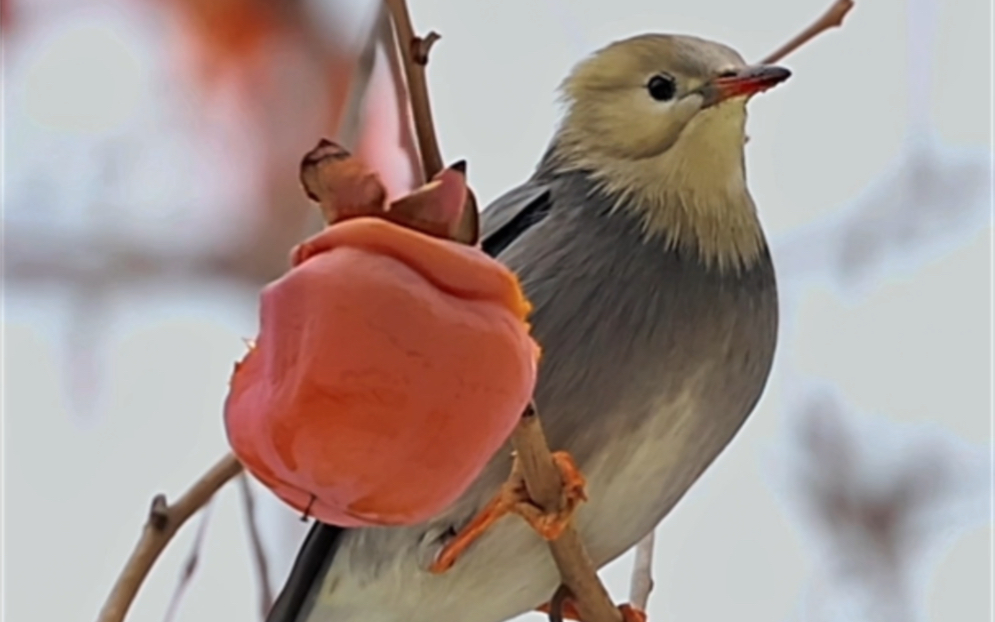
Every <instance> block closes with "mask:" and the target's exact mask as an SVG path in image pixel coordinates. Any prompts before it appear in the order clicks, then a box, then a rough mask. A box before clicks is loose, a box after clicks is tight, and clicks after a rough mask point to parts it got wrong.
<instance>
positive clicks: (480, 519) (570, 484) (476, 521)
mask: <svg viewBox="0 0 995 622" xmlns="http://www.w3.org/2000/svg"><path fill="white" fill-rule="evenodd" d="M553 462H554V463H555V464H556V467H557V468H558V469H559V471H560V477H561V478H562V480H563V500H562V502H561V503H560V508H559V510H557V511H555V512H547V511H546V510H544V509H543V508H541V507H539V505H538V504H537V503H536V502H535V501H533V500H532V499H531V497H529V492H528V489H527V488H526V486H525V478H524V476H523V475H522V472H521V468H520V467H519V464H518V458H517V457H516V458H515V462H514V464H513V466H512V469H511V476H509V478H508V481H506V482H505V483H504V484H502V485H501V490H500V491H499V492H498V494H497V495H496V496H495V497H494V498H493V499H492V500H491V501H490V503H488V504H487V506H486V507H484V509H483V510H482V511H481V512H480V513H478V514H477V515H476V516H475V517H474V518H473V520H472V521H470V523H469V524H468V525H467V526H466V527H464V528H463V529H461V530H460V532H459V533H457V534H456V536H455V537H454V538H453V539H452V540H451V541H450V542H449V543H447V544H446V545H445V546H444V547H443V548H442V550H441V551H440V552H439V554H438V555H437V556H436V558H435V561H434V562H432V565H431V566H429V571H430V572H433V573H436V574H439V573H443V572H445V571H447V570H449V569H450V568H452V566H453V564H455V563H456V560H457V559H458V558H459V556H460V555H462V554H463V552H464V551H466V549H467V548H469V547H470V545H471V544H473V543H474V542H475V541H476V540H477V539H478V538H479V537H480V536H482V535H483V534H484V532H485V531H487V529H488V528H490V526H491V525H493V524H494V523H496V522H497V521H498V520H499V519H501V518H502V517H504V515H506V514H509V513H514V514H518V515H519V516H521V517H522V518H524V519H525V521H526V522H528V524H529V525H531V526H532V528H533V529H535V531H536V533H538V534H539V535H540V536H542V537H543V538H544V539H546V540H555V539H557V538H559V537H560V534H562V533H563V530H564V529H566V527H567V525H569V524H570V519H571V517H572V516H573V513H574V511H575V510H576V509H577V506H578V505H580V503H581V502H582V501H586V500H587V493H586V481H585V479H584V476H583V475H582V474H581V472H580V470H579V469H578V468H577V465H576V463H574V460H573V458H572V457H571V456H570V454H568V453H567V452H565V451H557V452H553ZM633 622H638V621H633Z"/></svg>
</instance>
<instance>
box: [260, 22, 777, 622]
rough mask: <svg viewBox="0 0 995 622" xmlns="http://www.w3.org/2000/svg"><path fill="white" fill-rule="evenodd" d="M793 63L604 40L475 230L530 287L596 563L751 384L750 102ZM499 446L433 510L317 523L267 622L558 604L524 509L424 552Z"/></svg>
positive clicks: (760, 387) (468, 503) (577, 520)
mask: <svg viewBox="0 0 995 622" xmlns="http://www.w3.org/2000/svg"><path fill="white" fill-rule="evenodd" d="M790 75H791V73H790V71H789V70H787V69H785V68H783V67H780V66H776V65H762V64H761V65H751V64H748V63H747V62H746V61H744V59H743V57H742V56H741V55H740V54H739V53H738V52H736V51H735V50H733V49H732V48H730V47H728V46H726V45H723V44H720V43H716V42H713V41H709V40H706V39H702V38H698V37H694V36H688V35H677V34H658V33H651V34H641V35H637V36H633V37H630V38H627V39H623V40H620V41H616V42H613V43H610V44H608V45H607V46H605V47H603V48H601V49H600V50H598V51H596V52H595V53H593V54H591V55H590V56H588V57H587V58H585V59H583V60H581V61H580V62H579V63H578V64H577V65H576V66H575V67H574V68H573V70H572V71H571V72H570V74H569V75H568V77H567V78H566V79H565V80H564V81H563V83H562V84H561V85H560V93H561V96H562V102H563V105H564V113H563V115H562V118H561V121H560V123H559V125H558V127H557V128H556V130H555V131H554V134H553V138H552V139H551V141H550V142H549V145H548V147H547V149H546V151H545V152H544V154H543V155H542V157H541V159H540V162H539V164H538V165H537V167H536V168H535V170H534V173H533V174H532V176H531V177H530V178H529V179H528V180H527V181H526V182H525V183H523V184H522V185H520V186H518V187H516V188H514V189H512V190H510V191H508V192H506V193H505V194H503V195H501V196H500V197H498V198H497V199H496V200H494V201H493V203H492V204H491V205H489V206H488V207H487V208H486V209H484V210H483V211H482V215H481V242H480V245H481V248H482V249H483V251H484V252H486V253H488V254H489V255H491V256H493V257H495V258H496V259H497V260H498V261H500V262H502V263H503V264H504V265H506V266H507V267H508V268H510V269H511V270H512V271H513V272H514V273H515V274H516V275H517V277H518V279H519V281H520V283H521V286H522V288H523V291H524V292H525V294H526V296H527V297H528V299H529V301H530V302H531V304H532V306H533V310H532V314H531V316H530V318H529V322H530V324H531V327H532V334H533V336H534V338H535V339H536V341H537V342H538V343H539V344H540V345H541V347H542V358H541V359H540V361H539V370H538V381H537V385H536V391H535V395H534V403H535V405H536V407H537V409H538V414H539V417H540V420H541V422H542V425H543V428H544V431H545V434H546V437H547V440H548V443H549V445H550V447H551V449H553V450H557V451H560V450H562V451H565V452H567V453H568V454H569V456H570V457H572V458H573V460H574V463H575V464H576V465H577V468H579V470H580V472H581V473H582V474H583V476H584V478H585V479H586V493H587V497H588V500H587V501H586V503H583V504H581V505H580V506H579V507H578V508H577V509H576V512H575V514H574V516H573V520H574V524H575V526H576V528H577V530H578V531H579V533H580V536H581V539H582V541H583V542H584V544H585V547H586V549H587V552H588V554H589V556H590V557H591V559H592V561H593V563H594V564H595V565H596V566H597V567H601V566H604V565H605V564H607V563H608V562H610V561H612V560H613V559H615V558H617V557H618V556H620V555H622V554H623V553H624V552H625V551H627V550H628V549H630V548H631V547H633V546H634V545H635V544H637V543H638V542H639V540H641V539H642V538H643V537H644V536H646V535H647V534H648V533H649V532H650V531H652V530H653V529H655V528H656V526H657V525H658V523H660V522H661V520H663V519H664V517H665V516H666V515H667V514H668V513H669V512H670V511H671V510H673V508H674V507H675V505H676V504H677V503H678V502H679V501H680V499H681V498H682V497H683V495H684V494H685V493H686V492H687V491H688V489H689V488H690V487H691V486H692V485H693V484H694V483H695V481H696V480H697V479H698V478H699V477H700V476H701V475H702V473H703V472H704V471H705V470H706V468H708V466H709V465H710V464H712V462H713V461H714V460H715V459H716V458H717V457H718V455H719V454H720V453H721V452H722V451H723V450H724V449H725V448H726V447H727V446H728V445H729V443H730V442H731V441H732V440H733V438H734V437H735V436H736V434H737V433H738V432H739V431H740V429H741V428H742V426H743V425H744V423H745V422H746V421H747V418H748V416H749V415H750V413H751V412H752V411H753V410H754V408H755V406H756V404H757V402H758V401H759V399H760V397H761V396H762V394H763V391H764V388H765V385H766V383H767V379H768V376H769V374H770V370H771V366H772V362H773V357H774V352H775V348H776V338H777V326H778V303H777V286H776V278H775V271H774V264H773V260H772V257H771V254H770V251H769V248H768V245H767V241H766V238H765V236H764V232H763V227H762V224H761V221H760V217H759V215H758V212H757V209H756V205H755V203H754V201H753V198H752V197H751V194H750V192H749V190H748V188H747V182H746V172H745V153H744V151H745V143H746V134H745V124H746V116H747V115H746V108H747V102H748V101H749V100H750V99H751V97H752V96H753V95H756V94H757V93H760V92H762V91H764V90H767V89H769V88H771V87H773V86H775V85H777V84H779V83H782V82H783V81H784V80H786V79H787V78H788V77H789V76H790ZM467 416H473V415H472V413H468V414H467ZM511 454H512V452H511V449H510V446H509V447H508V448H507V450H506V451H504V450H503V451H500V452H498V453H497V454H496V455H495V456H494V457H493V458H492V459H491V460H490V462H489V463H488V465H487V466H486V467H485V469H484V470H483V472H482V473H481V474H480V476H479V477H478V478H477V479H476V480H475V482H474V483H473V484H472V485H471V486H470V487H469V488H468V489H467V491H466V492H464V493H463V495H462V496H461V497H460V498H459V499H458V500H457V501H456V502H454V503H453V504H452V505H451V506H450V507H448V508H447V509H446V510H445V511H443V512H442V513H440V514H439V515H438V516H436V517H434V518H432V519H430V520H428V521H426V522H424V523H421V524H417V525H413V526H392V527H364V528H348V529H344V528H340V527H336V526H334V525H326V524H323V523H320V522H316V523H315V524H314V526H313V527H312V529H311V531H310V532H309V533H308V535H307V536H306V538H305V540H304V543H303V544H302V546H301V549H300V551H299V553H298V556H297V559H296V560H295V562H294V565H293V567H292V568H291V571H290V575H289V577H288V579H287V581H286V583H285V585H284V587H283V589H282V590H281V593H280V594H279V596H278V598H277V599H276V601H275V603H274V605H273V607H272V608H271V610H270V613H269V616H268V618H267V621H268V622H360V621H362V622H500V621H501V620H507V619H509V618H512V617H515V616H517V615H519V614H523V613H525V612H528V611H532V610H535V609H536V608H538V607H540V606H542V605H543V604H544V603H546V602H548V601H549V599H550V597H551V596H552V594H553V593H554V591H556V590H557V588H558V586H559V585H560V577H559V574H558V572H557V569H556V566H555V565H554V562H553V560H552V557H551V556H550V554H549V551H548V548H547V545H546V543H545V541H544V540H543V538H542V537H540V536H539V535H538V534H537V533H536V532H535V531H533V530H532V529H531V527H530V526H529V525H528V524H527V523H526V521H522V520H511V519H508V520H503V521H500V522H497V523H495V524H494V525H492V526H491V527H490V528H489V529H488V530H487V531H486V532H485V533H484V534H483V535H481V536H480V537H479V539H477V540H476V541H474V542H473V543H472V544H471V545H470V546H469V547H468V548H467V550H466V551H465V552H463V554H462V555H461V556H460V557H459V558H458V560H457V561H456V563H455V564H454V565H453V567H452V568H451V569H449V570H448V571H446V572H443V573H435V572H431V571H430V570H429V568H430V567H431V566H432V564H433V562H434V560H436V559H437V557H438V556H439V555H440V553H441V552H442V551H443V550H444V549H445V548H446V547H447V546H449V545H450V544H451V543H452V542H453V541H454V539H455V538H457V536H458V534H459V533H460V531H461V530H462V529H463V528H464V527H465V526H466V525H467V524H468V523H470V522H471V521H472V520H473V519H474V517H475V516H476V515H477V514H478V513H479V512H480V511H481V510H482V509H483V508H484V507H485V506H486V505H487V504H488V502H489V500H491V499H492V498H494V496H495V494H496V493H497V491H498V490H500V489H501V485H502V483H503V482H504V481H505V480H506V478H507V476H508V473H509V470H510V469H511V466H512V456H511ZM399 485H404V484H403V482H399Z"/></svg>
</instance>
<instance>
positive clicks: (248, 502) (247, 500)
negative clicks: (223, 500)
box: [238, 472, 273, 620]
mask: <svg viewBox="0 0 995 622" xmlns="http://www.w3.org/2000/svg"><path fill="white" fill-rule="evenodd" d="M238 483H239V487H240V488H241V490H242V509H243V510H244V511H245V527H246V529H247V530H248V532H249V544H250V547H251V548H252V561H253V562H254V565H255V567H256V580H257V581H258V582H259V611H260V613H261V618H260V619H262V620H265V619H266V616H267V615H269V610H270V609H271V608H272V607H273V589H272V588H271V587H270V584H269V563H268V562H267V560H266V551H265V549H263V540H262V538H261V537H260V536H259V525H258V524H256V500H255V497H254V496H253V494H252V487H251V485H250V484H249V478H248V476H247V475H246V474H245V473H244V472H243V473H242V474H241V475H239V476H238Z"/></svg>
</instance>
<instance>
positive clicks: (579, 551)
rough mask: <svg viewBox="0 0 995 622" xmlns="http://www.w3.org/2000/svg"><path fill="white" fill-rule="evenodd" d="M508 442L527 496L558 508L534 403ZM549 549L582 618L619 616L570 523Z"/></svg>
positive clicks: (558, 492) (559, 489)
mask: <svg viewBox="0 0 995 622" xmlns="http://www.w3.org/2000/svg"><path fill="white" fill-rule="evenodd" d="M511 442H512V444H513V445H514V447H515V452H516V455H517V456H518V460H519V464H520V466H521V470H522V475H523V476H524V477H525V486H526V488H527V489H528V492H529V497H530V498H531V499H532V500H533V501H535V502H536V504H538V505H539V506H540V507H541V508H542V509H543V510H544V511H546V512H558V511H560V510H561V509H562V508H561V507H560V506H561V504H562V502H563V499H564V495H563V494H562V493H563V480H562V478H561V477H560V471H559V470H558V469H557V468H556V465H555V464H554V463H553V456H552V454H551V453H550V451H549V446H548V445H547V444H546V436H545V435H544V434H543V432H542V426H541V425H540V423H539V417H538V416H537V413H536V410H535V406H534V405H532V404H530V405H529V407H528V408H527V409H526V411H525V413H523V415H522V420H521V422H520V423H519V424H518V427H516V428H515V431H514V432H513V433H512V435H511ZM549 550H550V552H552V554H553V560H554V561H555V562H556V567H557V568H558V569H559V571H560V576H561V578H562V579H563V584H564V585H565V586H566V587H567V589H569V590H570V593H571V596H572V598H573V600H574V601H575V603H576V606H577V611H578V613H580V616H581V619H583V620H584V622H620V621H621V620H622V615H621V613H620V612H619V610H618V609H617V608H616V607H615V605H614V604H612V601H611V598H610V597H609V595H608V590H606V589H605V586H604V585H603V584H602V583H601V580H600V579H599V578H598V573H597V571H596V570H595V568H594V564H593V563H591V558H590V557H588V555H587V551H586V550H585V548H584V543H583V542H582V541H581V539H580V534H578V533H577V530H576V529H575V528H574V526H573V524H572V523H571V524H569V525H567V527H566V529H564V531H563V533H562V535H560V537H559V538H557V539H555V540H551V541H550V542H549Z"/></svg>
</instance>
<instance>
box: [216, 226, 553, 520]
mask: <svg viewBox="0 0 995 622" xmlns="http://www.w3.org/2000/svg"><path fill="white" fill-rule="evenodd" d="M294 262H295V264H296V265H295V267H294V268H293V269H292V270H291V271H290V272H289V273H287V274H286V275H285V276H284V277H282V278H281V279H279V280H277V281H275V282H274V283H272V284H270V285H269V286H267V287H266V288H265V289H264V291H263V294H262V297H261V314H260V319H261V330H260V335H259V339H258V340H257V344H256V347H255V348H254V349H252V350H251V351H250V352H249V354H248V355H247V356H246V357H245V358H244V359H243V361H242V362H241V363H240V364H239V365H238V366H237V367H236V371H235V373H234V375H233V377H232V382H231V390H230V393H229V396H228V399H227V401H226V405H225V422H226V427H227V430H228V436H229V441H230V443H231V445H232V448H233V450H234V451H235V453H236V455H237V456H238V457H239V459H240V460H241V461H242V462H243V464H245V466H246V468H247V469H248V470H249V471H250V472H251V473H253V474H254V475H255V476H256V477H257V478H258V479H259V480H260V481H262V482H263V483H264V484H265V485H267V486H268V487H269V488H271V489H272V490H273V491H274V492H275V493H276V494H277V495H278V496H280V497H281V498H282V499H283V500H284V501H285V502H287V503H288V504H290V505H291V506H293V507H294V508H296V509H298V510H300V511H302V512H305V511H306V512H308V513H309V514H310V515H312V516H314V517H315V518H317V519H319V520H321V521H323V522H326V523H330V524H335V525H341V526H345V527H356V526H366V525H401V524H413V523H418V522H421V521H424V520H427V519H428V518H431V517H432V516H434V515H436V514H438V513H439V512H440V511H442V510H443V509H445V507H446V506H447V505H449V504H450V503H452V502H453V501H455V500H456V498H457V497H458V496H459V495H460V494H461V493H462V492H463V491H464V490H466V488H467V487H468V486H469V485H470V484H471V483H472V482H473V480H474V479H475V478H476V476H477V475H478V474H479V473H480V471H481V470H482V469H483V467H484V466H485V465H486V463H487V462H488V461H489V459H490V458H491V457H492V456H493V455H494V453H495V452H496V451H498V449H500V447H501V446H502V444H503V443H504V441H505V440H506V439H507V438H508V436H509V435H510V433H511V431H512V430H513V428H514V427H515V425H516V424H517V422H518V419H519V417H520V414H521V412H522V410H523V409H524V407H525V406H526V405H527V404H528V401H529V399H531V396H532V393H533V389H534V387H535V378H536V358H537V355H538V349H537V347H536V345H535V343H534V342H533V341H532V339H531V337H529V334H528V325H527V324H526V323H525V319H526V315H527V313H528V310H529V307H528V304H527V303H526V302H525V301H524V298H523V297H522V294H521V290H520V289H519V287H518V283H517V280H516V279H515V277H514V275H512V274H511V273H510V272H509V271H508V270H507V269H506V268H504V267H503V266H501V265H500V264H499V263H497V262H496V261H494V260H492V259H490V258H489V257H487V256H486V255H484V254H483V253H482V252H480V251H477V250H475V249H471V248H469V247H465V246H462V245H459V244H456V243H453V242H448V241H444V240H440V239H437V238H432V237H429V236H427V235H424V234H421V233H418V232H414V231H411V230H408V229H405V228H403V227H399V226H397V225H393V224H391V223H388V222H385V221H383V220H379V219H376V218H357V219H352V220H349V221H345V222H342V223H339V224H336V225H334V226H332V227H329V228H327V229H326V230H325V231H324V232H322V233H320V234H318V235H317V236H315V237H314V238H312V239H311V240H309V241H307V242H305V243H304V244H303V245H302V246H301V247H299V249H298V250H297V251H296V252H295V255H294Z"/></svg>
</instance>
